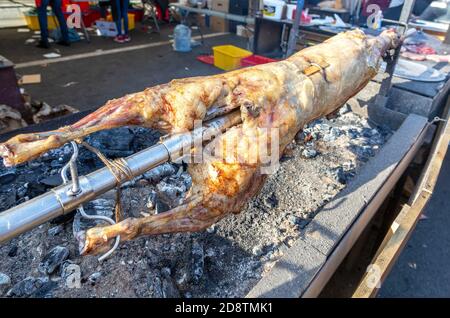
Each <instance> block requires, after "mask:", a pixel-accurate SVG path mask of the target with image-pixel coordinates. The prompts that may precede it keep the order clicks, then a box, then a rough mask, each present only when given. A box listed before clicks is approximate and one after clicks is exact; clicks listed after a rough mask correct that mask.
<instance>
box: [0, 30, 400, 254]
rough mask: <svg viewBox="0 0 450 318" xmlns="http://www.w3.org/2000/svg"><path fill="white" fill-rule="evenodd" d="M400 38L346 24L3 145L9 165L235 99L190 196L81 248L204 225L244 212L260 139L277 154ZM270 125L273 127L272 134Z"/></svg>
mask: <svg viewBox="0 0 450 318" xmlns="http://www.w3.org/2000/svg"><path fill="white" fill-rule="evenodd" d="M398 42H399V37H398V36H397V34H396V33H395V32H394V31H384V32H383V33H382V34H381V35H380V36H378V37H375V38H368V37H367V36H366V35H364V33H363V32H362V31H359V30H355V31H349V32H345V33H341V34H339V35H337V36H335V37H333V38H331V39H329V40H327V41H325V42H324V43H322V44H320V45H317V46H314V47H310V48H308V49H305V50H303V51H301V52H298V53H296V54H295V55H293V56H291V57H290V58H288V59H286V60H284V61H280V62H276V63H270V64H265V65H260V66H255V67H251V68H246V69H241V70H237V71H233V72H229V73H224V74H220V75H215V76H208V77H196V78H189V79H182V80H174V81H172V82H170V83H169V84H165V85H159V86H156V87H152V88H149V89H146V90H145V91H143V92H139V93H136V94H132V95H127V96H125V97H123V98H120V99H116V100H112V101H110V102H108V103H107V104H106V105H105V106H103V107H102V108H100V109H99V110H97V111H96V112H94V113H92V114H91V115H89V116H87V117H86V118H84V119H82V120H80V121H79V122H77V123H75V124H74V125H72V126H68V127H63V128H61V129H59V130H56V131H53V132H49V133H43V134H27V135H18V136H16V137H14V138H12V139H10V140H9V141H7V142H5V143H4V144H2V145H0V154H1V155H2V156H3V157H4V161H5V164H7V165H14V164H18V163H21V162H24V161H26V160H29V159H32V158H35V157H36V156H38V155H40V154H41V153H43V152H45V151H47V150H48V149H51V148H55V147H59V146H61V145H62V144H64V143H66V142H67V141H68V140H72V139H76V138H81V137H83V136H85V135H87V134H90V133H92V132H94V131H97V130H101V129H107V128H112V127H118V126H124V125H142V126H146V127H151V128H155V129H159V130H162V131H166V132H179V131H184V130H190V129H192V128H193V125H194V121H195V120H197V119H199V120H202V119H205V118H208V117H211V116H214V115H217V114H221V113H224V112H227V111H230V110H232V109H236V108H239V109H240V112H241V117H242V124H241V125H239V126H235V127H233V128H231V129H229V130H228V131H227V132H226V133H224V134H223V135H221V136H218V137H217V138H215V139H214V140H213V141H212V142H211V144H210V145H209V147H208V148H209V149H213V150H214V151H213V152H214V155H205V156H203V161H202V162H201V163H197V164H191V165H190V166H189V172H190V174H191V176H192V179H193V186H192V189H191V190H190V193H189V195H188V197H187V199H186V201H185V202H184V204H182V205H181V206H179V207H177V208H174V209H172V210H170V211H168V212H165V213H162V214H158V215H154V216H149V217H145V218H129V219H126V220H124V221H122V222H119V223H118V224H115V225H111V226H104V227H95V228H92V229H90V230H88V231H87V232H85V233H83V235H81V236H80V237H82V244H81V245H82V246H81V252H82V253H94V252H97V251H99V250H100V249H101V247H102V246H104V245H106V243H108V242H109V241H110V240H112V239H113V238H114V237H116V236H117V235H120V236H121V239H122V240H128V239H132V238H134V237H136V236H139V235H150V234H161V233H169V232H181V231H197V230H201V229H204V228H206V227H208V226H210V225H211V224H213V223H214V222H216V221H218V220H219V219H220V218H222V217H223V216H225V215H226V214H228V213H230V212H231V213H237V212H239V211H240V210H241V209H242V207H243V205H244V204H245V203H246V201H247V200H248V199H249V198H251V197H252V196H253V195H255V194H256V193H257V192H258V190H259V189H260V188H261V186H262V184H263V182H264V180H265V178H266V175H265V174H264V173H263V170H262V169H261V168H263V167H264V165H265V164H267V162H264V160H262V159H261V156H260V152H261V149H262V148H264V149H265V150H266V151H267V149H270V152H271V153H270V155H273V153H276V154H277V158H278V156H279V155H281V154H282V152H283V150H284V148H285V147H286V145H287V144H289V143H290V142H291V141H292V139H293V138H294V136H295V135H296V133H297V132H298V131H299V130H300V129H301V128H302V127H303V126H304V125H305V124H306V123H308V122H309V121H311V120H313V119H315V118H318V117H321V116H324V115H327V114H329V113H331V112H333V111H335V110H336V109H337V108H338V107H340V106H342V105H343V104H344V103H345V102H346V101H347V100H348V99H349V98H350V97H352V96H353V95H355V94H356V93H357V92H358V91H359V90H361V89H362V88H363V87H364V86H365V85H366V84H367V82H368V81H369V80H370V79H371V78H372V77H373V76H374V75H375V74H376V72H377V68H378V66H379V63H380V61H381V57H382V56H383V55H384V54H385V53H386V51H387V50H388V49H391V48H394V47H396V46H397V45H398ZM321 65H327V67H325V68H322V67H321ZM311 69H315V71H311ZM274 130H275V131H276V132H277V134H276V136H275V135H273V134H272V133H270V134H268V131H270V132H272V131H274ZM274 136H275V137H274ZM274 145H275V146H276V147H274ZM261 146H262V147H261ZM204 152H205V154H206V149H205V150H204ZM272 152H273V153H272Z"/></svg>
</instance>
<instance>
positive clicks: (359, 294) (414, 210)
mask: <svg viewBox="0 0 450 318" xmlns="http://www.w3.org/2000/svg"><path fill="white" fill-rule="evenodd" d="M448 105H449V101H448V102H447V107H446V112H445V113H446V116H445V118H446V122H444V123H442V124H441V125H440V127H439V131H438V135H437V138H436V141H435V143H434V145H433V151H432V153H431V155H430V159H429V161H428V163H427V165H426V170H425V171H424V175H425V176H426V178H425V179H424V182H422V183H419V184H418V186H419V187H420V189H419V191H418V193H419V195H418V196H417V197H416V199H415V200H414V201H413V204H412V206H409V205H405V207H404V208H403V209H402V211H401V212H400V214H399V215H398V216H397V218H396V219H395V221H394V222H393V223H392V226H391V229H390V231H389V232H388V233H387V234H386V237H385V240H384V241H383V242H385V241H386V243H385V247H384V248H383V249H382V250H381V251H379V252H378V253H377V255H376V256H375V257H374V259H373V260H372V262H371V264H370V266H369V268H370V270H369V269H368V272H367V273H366V275H365V276H364V277H363V279H362V280H361V282H360V284H359V285H358V287H357V289H356V290H355V292H354V294H353V296H352V297H354V298H369V297H375V296H376V294H377V292H378V290H379V288H380V287H381V284H382V282H383V281H384V280H385V278H386V277H387V275H388V274H389V272H390V270H391V269H392V266H393V265H394V264H395V261H396V260H397V258H398V256H399V255H400V253H401V251H402V250H403V248H404V246H405V244H406V243H407V241H408V239H409V237H410V235H411V233H412V232H413V230H414V228H415V226H416V224H417V222H418V220H419V217H420V215H421V213H422V211H423V208H424V207H425V205H426V204H427V202H428V200H429V198H430V197H431V195H432V193H433V190H434V187H435V185H436V181H437V178H438V176H439V172H440V169H441V166H442V162H443V160H444V157H445V154H446V152H447V148H448V144H449V142H450V125H449V112H448V108H449V107H448Z"/></svg>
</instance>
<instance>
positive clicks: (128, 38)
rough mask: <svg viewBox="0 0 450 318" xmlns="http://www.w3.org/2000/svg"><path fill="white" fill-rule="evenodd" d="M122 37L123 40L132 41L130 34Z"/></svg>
mask: <svg viewBox="0 0 450 318" xmlns="http://www.w3.org/2000/svg"><path fill="white" fill-rule="evenodd" d="M122 38H123V40H124V41H125V42H130V41H131V37H130V36H129V35H128V34H125V35H124V36H123V37H122Z"/></svg>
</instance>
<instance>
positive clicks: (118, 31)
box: [113, 0, 122, 35]
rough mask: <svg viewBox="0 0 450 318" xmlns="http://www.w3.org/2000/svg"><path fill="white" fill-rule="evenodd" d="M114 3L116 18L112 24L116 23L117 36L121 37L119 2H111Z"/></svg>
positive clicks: (120, 8) (120, 9) (117, 0)
mask: <svg viewBox="0 0 450 318" xmlns="http://www.w3.org/2000/svg"><path fill="white" fill-rule="evenodd" d="M113 1H115V2H116V12H117V17H116V20H114V22H115V23H116V27H117V35H122V7H121V6H120V0H113Z"/></svg>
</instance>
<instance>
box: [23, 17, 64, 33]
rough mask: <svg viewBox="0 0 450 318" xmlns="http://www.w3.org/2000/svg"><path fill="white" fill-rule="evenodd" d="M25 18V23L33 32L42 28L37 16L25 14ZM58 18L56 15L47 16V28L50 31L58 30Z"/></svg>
mask: <svg viewBox="0 0 450 318" xmlns="http://www.w3.org/2000/svg"><path fill="white" fill-rule="evenodd" d="M24 17H25V21H26V22H27V26H28V28H29V29H31V30H33V31H37V30H40V29H41V28H40V27H39V19H38V16H37V15H30V14H26V13H24ZM56 23H57V22H56V17H55V16H54V15H47V26H48V27H47V28H48V29H49V30H54V29H56V28H57V24H56Z"/></svg>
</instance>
